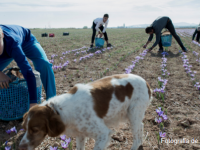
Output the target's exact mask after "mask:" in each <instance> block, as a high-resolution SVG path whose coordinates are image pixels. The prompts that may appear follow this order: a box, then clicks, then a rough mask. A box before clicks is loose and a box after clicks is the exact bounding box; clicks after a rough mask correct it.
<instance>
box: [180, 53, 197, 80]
mask: <svg viewBox="0 0 200 150" xmlns="http://www.w3.org/2000/svg"><path fill="white" fill-rule="evenodd" d="M182 55H183V57H182V61H183V67H184V68H185V71H186V73H187V74H189V75H190V77H191V80H192V81H194V80H195V74H196V73H197V72H196V71H192V70H191V68H192V65H190V64H189V59H188V58H187V55H186V54H185V52H183V53H182Z"/></svg>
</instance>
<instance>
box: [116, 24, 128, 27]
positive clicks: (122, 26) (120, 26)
mask: <svg viewBox="0 0 200 150" xmlns="http://www.w3.org/2000/svg"><path fill="white" fill-rule="evenodd" d="M117 28H126V27H125V24H124V25H123V26H118V27H117Z"/></svg>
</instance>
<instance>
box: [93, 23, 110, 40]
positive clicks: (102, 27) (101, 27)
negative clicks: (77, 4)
mask: <svg viewBox="0 0 200 150" xmlns="http://www.w3.org/2000/svg"><path fill="white" fill-rule="evenodd" d="M95 27H96V24H95V23H94V22H93V25H92V30H93V34H92V43H94V38H95V35H96V29H95ZM99 29H100V30H101V31H103V29H104V26H100V27H99ZM103 35H104V37H105V40H106V41H108V36H107V33H106V32H105V33H104V34H103Z"/></svg>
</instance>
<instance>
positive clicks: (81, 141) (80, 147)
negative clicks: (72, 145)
mask: <svg viewBox="0 0 200 150" xmlns="http://www.w3.org/2000/svg"><path fill="white" fill-rule="evenodd" d="M85 141H86V138H85V137H83V136H79V137H76V147H77V150H85Z"/></svg>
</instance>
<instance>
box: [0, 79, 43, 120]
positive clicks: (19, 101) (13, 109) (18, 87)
mask: <svg viewBox="0 0 200 150" xmlns="http://www.w3.org/2000/svg"><path fill="white" fill-rule="evenodd" d="M41 98H42V85H40V86H39V87H37V99H38V101H37V103H38V104H40V103H41ZM29 104H30V103H29V93H28V86H27V82H26V80H25V79H19V78H17V79H16V80H15V81H14V82H12V83H10V84H9V88H8V89H1V88H0V119H1V120H4V121H11V120H17V119H22V118H23V115H24V114H25V113H26V112H27V111H28V110H29Z"/></svg>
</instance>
